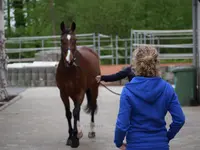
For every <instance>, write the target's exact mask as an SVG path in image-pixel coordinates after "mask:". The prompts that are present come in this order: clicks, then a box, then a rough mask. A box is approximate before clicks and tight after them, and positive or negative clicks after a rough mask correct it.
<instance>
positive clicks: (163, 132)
mask: <svg viewBox="0 0 200 150" xmlns="http://www.w3.org/2000/svg"><path fill="white" fill-rule="evenodd" d="M158 64H159V61H158V52H157V50H156V49H155V48H153V47H150V46H145V47H139V48H137V49H136V50H135V51H134V55H133V64H132V65H133V67H134V68H135V74H136V76H135V77H134V78H133V79H132V80H131V81H130V82H129V83H127V84H126V85H125V87H124V88H123V90H122V94H121V97H120V106H119V113H118V117H117V121H116V127H115V135H114V143H115V145H116V146H117V147H118V148H120V149H123V150H124V149H126V150H169V141H170V140H172V139H173V138H174V137H175V135H176V134H177V133H178V132H179V130H180V129H181V128H182V126H183V125H184V123H185V116H184V114H183V111H182V109H181V106H180V103H179V101H178V97H177V95H176V93H175V91H174V89H173V88H172V86H171V85H170V84H169V83H168V82H166V81H165V80H163V79H162V78H161V77H160V75H159V69H158ZM168 111H169V113H170V114H171V116H172V120H173V122H172V123H171V124H170V128H169V130H168V131H167V129H166V127H165V125H166V122H165V115H166V114H167V112H168ZM125 136H126V142H127V144H123V140H124V137H125Z"/></svg>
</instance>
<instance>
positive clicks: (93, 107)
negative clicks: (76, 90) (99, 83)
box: [86, 88, 98, 138]
mask: <svg viewBox="0 0 200 150" xmlns="http://www.w3.org/2000/svg"><path fill="white" fill-rule="evenodd" d="M86 95H87V100H88V104H87V109H86V110H87V112H90V114H91V122H90V131H89V133H88V138H94V137H95V136H96V134H95V130H94V128H95V121H94V114H95V113H97V108H98V107H97V100H96V99H97V96H98V88H93V89H88V90H87V91H86Z"/></svg>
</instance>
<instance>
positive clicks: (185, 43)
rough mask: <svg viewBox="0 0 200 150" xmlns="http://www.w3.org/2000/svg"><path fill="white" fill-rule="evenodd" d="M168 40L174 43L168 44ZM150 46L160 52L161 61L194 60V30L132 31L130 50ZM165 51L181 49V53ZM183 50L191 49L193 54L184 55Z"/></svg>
mask: <svg viewBox="0 0 200 150" xmlns="http://www.w3.org/2000/svg"><path fill="white" fill-rule="evenodd" d="M167 40H168V41H169V40H170V42H172V43H167ZM180 41H181V42H180ZM148 44H150V45H152V46H154V47H156V48H157V49H158V50H159V52H160V59H193V57H194V56H193V52H192V49H193V30H131V44H130V50H132V49H135V48H136V47H138V46H141V45H148ZM164 49H179V51H180V52H178V53H173V52H171V53H167V54H166V53H163V52H162V50H164ZM181 49H189V51H191V52H190V53H183V52H182V50H181ZM130 54H132V51H130ZM130 56H131V55H130ZM194 59H195V57H194Z"/></svg>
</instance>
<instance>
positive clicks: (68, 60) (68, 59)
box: [65, 50, 71, 62]
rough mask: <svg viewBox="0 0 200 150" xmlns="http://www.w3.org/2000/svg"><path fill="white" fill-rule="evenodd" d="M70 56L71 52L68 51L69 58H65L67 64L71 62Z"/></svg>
mask: <svg viewBox="0 0 200 150" xmlns="http://www.w3.org/2000/svg"><path fill="white" fill-rule="evenodd" d="M70 55H71V51H70V50H68V51H67V56H66V58H65V59H66V61H67V62H70Z"/></svg>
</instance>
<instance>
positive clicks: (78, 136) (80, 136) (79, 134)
mask: <svg viewBox="0 0 200 150" xmlns="http://www.w3.org/2000/svg"><path fill="white" fill-rule="evenodd" d="M82 137H83V132H82V131H80V132H79V133H78V134H77V138H78V139H80V138H82Z"/></svg>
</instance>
